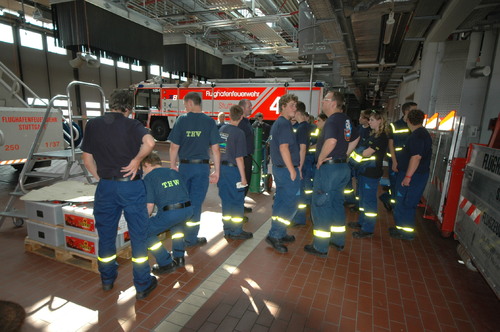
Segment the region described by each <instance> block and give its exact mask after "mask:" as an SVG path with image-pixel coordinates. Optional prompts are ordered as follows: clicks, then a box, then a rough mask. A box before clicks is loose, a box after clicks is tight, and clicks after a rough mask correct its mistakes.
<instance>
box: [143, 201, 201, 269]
mask: <svg viewBox="0 0 500 332" xmlns="http://www.w3.org/2000/svg"><path fill="white" fill-rule="evenodd" d="M182 203H183V202H182ZM192 216H193V207H191V206H188V207H185V208H182V209H176V210H168V211H163V209H162V208H161V207H158V213H157V214H156V215H155V216H153V217H151V218H149V236H148V249H149V251H151V253H152V254H153V256H154V257H155V259H156V262H157V263H158V265H160V266H165V265H168V264H170V263H172V257H171V255H170V253H169V252H168V251H167V250H166V249H165V247H164V246H163V244H162V243H161V241H160V240H159V239H158V234H160V233H163V232H165V231H168V230H170V233H171V234H172V252H173V254H174V257H184V225H185V224H186V221H188V220H190V218H191V217H192Z"/></svg>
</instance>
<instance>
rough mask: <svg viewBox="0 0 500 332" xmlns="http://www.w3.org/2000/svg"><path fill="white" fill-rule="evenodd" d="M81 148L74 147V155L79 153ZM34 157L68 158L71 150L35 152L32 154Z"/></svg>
mask: <svg viewBox="0 0 500 332" xmlns="http://www.w3.org/2000/svg"><path fill="white" fill-rule="evenodd" d="M81 153H82V150H80V149H75V156H76V155H78V154H81ZM33 156H34V157H36V158H53V159H68V158H70V157H71V150H70V149H68V150H59V151H47V152H37V153H34V154H33Z"/></svg>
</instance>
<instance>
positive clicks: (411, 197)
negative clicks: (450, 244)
mask: <svg viewBox="0 0 500 332" xmlns="http://www.w3.org/2000/svg"><path fill="white" fill-rule="evenodd" d="M405 175H406V174H405V172H399V173H398V177H397V180H396V206H395V207H394V222H395V224H396V226H397V227H398V228H399V227H401V228H405V230H406V231H403V232H402V233H403V234H405V235H407V236H408V237H409V238H413V237H414V230H415V215H416V212H417V205H418V203H419V202H420V198H421V197H422V194H423V193H424V189H425V186H426V184H427V180H428V179H429V173H428V172H427V173H415V174H413V176H412V179H411V181H410V185H409V186H408V187H403V186H402V185H401V182H402V181H403V180H404V178H405Z"/></svg>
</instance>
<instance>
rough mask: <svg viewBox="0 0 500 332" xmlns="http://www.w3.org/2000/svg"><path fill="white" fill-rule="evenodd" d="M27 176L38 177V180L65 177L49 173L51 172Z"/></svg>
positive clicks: (33, 173) (34, 173)
mask: <svg viewBox="0 0 500 332" xmlns="http://www.w3.org/2000/svg"><path fill="white" fill-rule="evenodd" d="M26 176H29V177H36V178H52V179H57V178H60V177H62V176H63V174H59V173H49V172H27V173H26Z"/></svg>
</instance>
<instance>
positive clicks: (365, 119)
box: [344, 110, 371, 211]
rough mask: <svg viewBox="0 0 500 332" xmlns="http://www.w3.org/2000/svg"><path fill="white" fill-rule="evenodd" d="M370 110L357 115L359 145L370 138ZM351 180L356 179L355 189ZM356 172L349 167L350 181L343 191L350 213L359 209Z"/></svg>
mask: <svg viewBox="0 0 500 332" xmlns="http://www.w3.org/2000/svg"><path fill="white" fill-rule="evenodd" d="M370 113H371V110H362V111H361V112H360V114H359V126H358V135H359V143H358V146H359V145H363V144H364V141H365V139H367V138H368V136H370V132H371V128H370V124H369V120H370ZM353 179H356V189H354V186H353V184H352V183H353V181H352V180H353ZM357 179H358V177H357V174H356V170H355V169H354V168H353V167H351V180H350V181H349V182H347V186H346V187H345V190H344V197H345V203H346V205H347V206H349V207H351V211H358V208H359V189H358V185H359V181H358V180H357Z"/></svg>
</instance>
